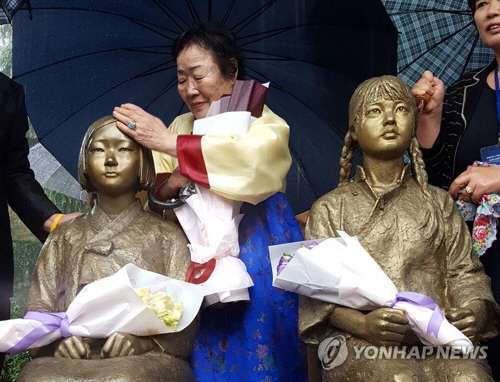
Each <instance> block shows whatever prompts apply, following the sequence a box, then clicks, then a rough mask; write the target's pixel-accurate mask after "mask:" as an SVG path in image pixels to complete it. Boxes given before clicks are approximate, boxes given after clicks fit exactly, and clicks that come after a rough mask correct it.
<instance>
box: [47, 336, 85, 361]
mask: <svg viewBox="0 0 500 382" xmlns="http://www.w3.org/2000/svg"><path fill="white" fill-rule="evenodd" d="M54 357H59V358H71V359H89V358H90V346H89V344H88V343H86V342H85V341H84V340H83V339H82V337H77V336H72V337H68V338H65V339H63V340H62V341H61V342H60V343H59V345H58V346H57V348H56V351H55V352H54Z"/></svg>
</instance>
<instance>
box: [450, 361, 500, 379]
mask: <svg viewBox="0 0 500 382" xmlns="http://www.w3.org/2000/svg"><path fill="white" fill-rule="evenodd" d="M454 366H455V367H454V368H453V369H454V370H453V371H452V372H451V373H450V374H449V375H448V377H449V380H450V381H451V382H494V380H493V378H492V377H491V372H490V369H489V367H488V365H487V364H486V365H485V364H483V363H481V362H463V363H462V364H459V365H454Z"/></svg>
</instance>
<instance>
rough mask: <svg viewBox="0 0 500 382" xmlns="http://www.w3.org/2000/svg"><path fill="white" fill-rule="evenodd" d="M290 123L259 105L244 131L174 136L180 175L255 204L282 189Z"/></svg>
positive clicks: (235, 198)
mask: <svg viewBox="0 0 500 382" xmlns="http://www.w3.org/2000/svg"><path fill="white" fill-rule="evenodd" d="M289 134H290V128H289V127H288V125H287V124H286V122H285V121H284V120H283V119H281V118H280V117H278V116H277V115H276V114H274V113H273V112H272V111H271V110H269V109H268V108H267V107H264V111H263V114H262V116H261V117H260V118H258V119H257V120H256V121H254V122H253V123H252V124H251V125H250V127H249V129H248V132H247V133H246V134H245V135H243V136H238V135H230V136H214V135H205V136H194V135H189V136H187V135H179V137H178V138H177V157H178V160H179V170H180V173H181V175H183V176H185V177H187V178H189V179H191V180H192V181H194V182H195V183H198V184H200V185H202V186H204V187H207V188H210V190H211V191H213V192H215V193H216V194H219V195H221V196H223V197H225V198H228V199H231V200H238V201H243V202H248V203H252V204H257V203H259V202H261V201H262V200H265V199H266V198H268V197H269V196H271V195H272V194H274V193H275V192H277V191H280V190H283V189H284V186H285V177H286V174H287V173H288V170H289V169H290V165H291V163H292V160H291V156H290V152H289V150H288V138H289Z"/></svg>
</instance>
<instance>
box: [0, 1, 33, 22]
mask: <svg viewBox="0 0 500 382" xmlns="http://www.w3.org/2000/svg"><path fill="white" fill-rule="evenodd" d="M26 2H27V3H28V5H29V1H27V0H1V1H0V24H8V23H10V21H11V20H12V16H14V13H16V12H17V11H18V9H19V8H21V7H22V6H23V5H24V4H25V3H26Z"/></svg>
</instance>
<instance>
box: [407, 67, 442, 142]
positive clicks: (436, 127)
mask: <svg viewBox="0 0 500 382" xmlns="http://www.w3.org/2000/svg"><path fill="white" fill-rule="evenodd" d="M412 93H413V95H414V96H423V95H424V94H428V95H430V96H431V98H430V101H429V102H427V103H426V105H425V107H424V108H423V110H422V111H421V112H420V114H419V116H418V125H417V131H416V135H417V140H418V143H419V144H420V146H421V147H422V148H424V149H430V148H432V147H433V146H434V144H435V142H436V139H437V138H438V136H439V132H440V129H441V117H442V113H443V99H444V84H443V82H442V81H441V80H440V79H439V78H437V77H435V76H434V75H433V74H432V73H431V72H430V71H428V70H427V71H425V72H424V73H423V74H422V78H421V79H420V80H419V81H418V82H417V83H416V84H415V85H414V86H413V88H412Z"/></svg>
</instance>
